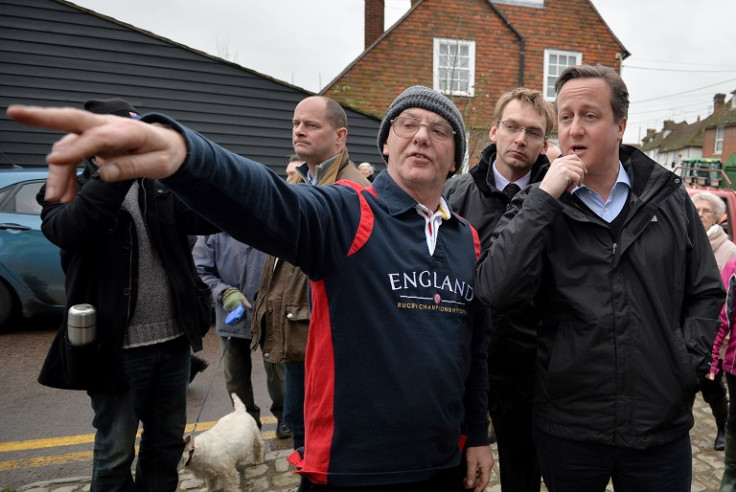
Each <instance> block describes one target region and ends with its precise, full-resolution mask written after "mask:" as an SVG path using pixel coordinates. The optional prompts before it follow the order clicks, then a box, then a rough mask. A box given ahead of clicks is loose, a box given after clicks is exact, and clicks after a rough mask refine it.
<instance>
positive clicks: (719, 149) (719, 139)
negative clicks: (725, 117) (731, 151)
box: [713, 126, 726, 154]
mask: <svg viewBox="0 0 736 492" xmlns="http://www.w3.org/2000/svg"><path fill="white" fill-rule="evenodd" d="M724 133H726V131H725V127H723V126H717V127H716V138H715V142H714V144H713V153H714V154H722V153H723V134H724Z"/></svg>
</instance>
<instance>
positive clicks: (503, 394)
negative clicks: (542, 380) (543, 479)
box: [443, 144, 549, 410]
mask: <svg viewBox="0 0 736 492" xmlns="http://www.w3.org/2000/svg"><path fill="white" fill-rule="evenodd" d="M495 160H496V144H491V145H489V146H488V147H486V148H485V149H483V152H481V155H480V161H478V165H477V166H475V167H474V168H472V169H471V170H470V171H469V172H468V173H466V174H462V175H460V176H456V177H454V178H452V179H450V180H448V181H447V184H446V185H445V189H444V193H443V194H444V196H445V199H446V200H447V202H448V203H449V204H450V206H451V207H452V209H453V210H454V211H456V212H457V213H458V214H460V215H461V216H463V217H465V218H466V219H467V220H468V221H469V222H470V223H471V224H472V225H473V227H475V228H476V229H477V231H478V236H479V237H480V241H481V246H482V247H483V249H488V248H489V247H490V246H491V234H492V233H493V230H494V229H495V228H496V225H497V224H498V221H499V220H500V219H501V216H502V215H503V214H504V213H505V212H506V211H507V210H508V209H509V207H510V203H509V199H508V197H507V196H506V193H504V192H503V191H500V190H499V189H498V188H497V187H496V181H495V177H494V174H493V162H494V161H495ZM547 169H549V161H548V160H547V157H546V156H545V155H543V154H542V155H540V156H539V158H538V159H537V161H536V162H535V163H534V165H533V166H532V169H531V176H530V183H532V184H533V183H538V182H539V181H541V180H542V178H544V175H545V174H546V173H547ZM538 324H539V313H538V312H537V310H536V309H535V308H534V305H533V303H531V302H529V303H524V304H523V305H520V306H516V307H515V309H512V310H500V309H497V310H493V332H492V335H491V341H490V344H489V346H488V380H489V383H490V388H489V393H488V404H489V408H491V409H498V410H509V409H512V408H514V407H515V406H516V405H518V404H519V403H521V402H524V401H528V400H529V399H531V398H532V395H533V393H534V373H535V369H534V368H535V360H536V354H537V325H538Z"/></svg>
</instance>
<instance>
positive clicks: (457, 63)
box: [322, 0, 629, 165]
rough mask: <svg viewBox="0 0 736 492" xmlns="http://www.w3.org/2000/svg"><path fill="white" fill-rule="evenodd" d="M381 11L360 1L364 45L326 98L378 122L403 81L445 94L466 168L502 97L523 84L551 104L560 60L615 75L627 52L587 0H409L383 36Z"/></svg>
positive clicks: (376, 2) (369, 0) (373, 0)
mask: <svg viewBox="0 0 736 492" xmlns="http://www.w3.org/2000/svg"><path fill="white" fill-rule="evenodd" d="M383 16H384V2H383V0H365V19H366V21H365V51H364V52H363V53H361V54H360V55H359V56H358V58H356V59H355V60H354V61H353V62H352V63H351V64H350V65H349V66H348V67H346V68H345V70H344V71H343V72H342V73H340V74H339V75H338V76H337V77H335V79H333V80H332V81H331V82H330V83H329V84H328V85H327V86H326V87H325V89H324V90H323V91H322V94H324V95H326V96H329V97H331V98H333V99H335V100H337V101H339V102H340V103H342V104H345V105H348V106H350V107H352V108H355V109H356V110H358V111H361V112H364V113H366V114H369V115H373V116H376V117H379V118H380V117H381V116H382V115H383V114H384V113H385V111H386V109H387V108H388V106H389V104H390V103H391V101H392V100H393V99H394V97H395V96H396V95H397V94H399V92H401V91H402V90H403V89H404V88H406V87H408V86H411V85H414V84H421V85H426V86H429V87H434V88H435V89H437V90H441V91H443V92H445V93H446V94H448V95H449V96H450V97H451V98H452V99H453V100H454V102H455V104H456V105H457V106H458V108H459V109H460V111H461V112H462V113H463V115H464V117H465V124H466V127H467V128H468V133H469V145H468V147H469V153H468V157H469V162H470V165H474V164H475V161H476V160H477V156H478V153H479V152H480V150H482V148H483V147H484V146H485V145H486V144H487V143H488V130H489V129H490V125H491V121H492V115H493V108H494V105H495V103H496V100H497V99H498V97H499V96H500V95H501V94H502V93H504V92H506V91H508V90H511V89H513V88H515V87H519V86H525V87H531V88H538V89H540V90H543V92H544V93H545V95H546V96H547V98H548V99H549V100H553V98H554V95H555V93H554V81H555V79H556V77H557V74H558V73H559V72H560V71H561V70H562V68H564V67H565V66H567V65H572V64H578V63H587V64H597V63H600V64H602V65H607V66H610V67H613V68H615V69H616V70H619V71H620V69H621V61H622V60H623V59H625V58H626V57H628V56H629V52H628V51H627V50H626V48H625V47H624V46H623V45H622V44H621V42H620V41H619V40H618V39H617V38H616V36H615V35H614V34H613V32H612V31H611V29H610V28H609V27H608V26H607V25H606V23H605V21H604V20H603V19H602V18H601V16H600V14H599V13H598V11H597V10H596V9H595V7H594V6H593V4H592V3H591V2H590V1H589V0H493V1H490V0H463V1H459V0H412V1H411V7H410V8H409V10H408V11H407V12H406V14H404V16H402V17H401V18H400V19H399V20H398V21H397V22H396V23H395V24H394V25H393V26H391V27H390V28H389V29H388V30H387V31H385V32H384V31H383V22H384V17H383Z"/></svg>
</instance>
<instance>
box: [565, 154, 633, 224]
mask: <svg viewBox="0 0 736 492" xmlns="http://www.w3.org/2000/svg"><path fill="white" fill-rule="evenodd" d="M630 189H631V180H630V179H629V175H628V174H626V170H625V169H624V166H623V165H621V162H620V161H619V163H618V177H617V178H616V183H614V185H613V188H612V189H611V194H610V195H608V200H606V201H605V202H604V201H603V198H601V196H600V195H599V194H598V193H597V192H595V191H593V190H592V189H590V188H588V187H587V186H585V185H582V186H578V187H577V188H575V189H574V190H572V192H571V193H572V194H573V195H575V196H577V197H578V198H580V200H581V201H582V202H583V203H584V204H585V205H586V206H587V207H588V208H589V209H591V210H592V211H593V212H595V213H596V215H598V216H599V217H600V218H601V219H603V220H605V221H606V222H608V223H609V224H610V223H611V222H612V221H613V220H614V219H615V218H616V217H618V214H620V213H621V210H623V208H624V205H626V200H628V198H629V190H630Z"/></svg>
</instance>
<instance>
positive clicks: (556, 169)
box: [539, 154, 585, 198]
mask: <svg viewBox="0 0 736 492" xmlns="http://www.w3.org/2000/svg"><path fill="white" fill-rule="evenodd" d="M584 179H585V164H584V163H583V161H582V160H581V159H580V157H578V156H577V155H575V154H570V155H565V156H562V157H559V158H557V159H555V160H554V161H552V164H551V165H550V167H549V171H547V174H546V175H545V176H544V179H542V182H541V183H539V188H540V189H542V190H544V191H546V192H547V193H549V194H550V195H551V196H552V197H553V198H560V196H562V193H563V192H564V191H570V190H572V189H573V188H575V187H576V186H580V185H581V184H583V180H584Z"/></svg>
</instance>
